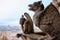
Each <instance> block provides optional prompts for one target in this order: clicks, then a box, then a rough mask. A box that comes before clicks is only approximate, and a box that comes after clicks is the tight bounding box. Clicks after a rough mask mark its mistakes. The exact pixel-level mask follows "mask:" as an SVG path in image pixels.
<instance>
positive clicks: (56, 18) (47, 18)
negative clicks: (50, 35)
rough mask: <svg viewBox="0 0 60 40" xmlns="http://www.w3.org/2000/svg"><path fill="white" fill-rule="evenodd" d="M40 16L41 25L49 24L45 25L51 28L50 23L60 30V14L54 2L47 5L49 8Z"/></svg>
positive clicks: (52, 26)
mask: <svg viewBox="0 0 60 40" xmlns="http://www.w3.org/2000/svg"><path fill="white" fill-rule="evenodd" d="M39 18H40V25H45V26H47V27H45V28H46V29H50V27H48V25H50V26H51V28H54V29H56V30H58V31H59V30H60V14H59V12H58V10H57V8H56V7H55V6H54V5H53V4H52V3H51V4H50V5H49V6H47V8H46V9H45V10H44V11H43V12H42V13H41V15H40V17H39ZM42 28H43V27H42ZM46 29H45V30H46ZM50 30H51V29H50ZM52 30H53V29H52ZM52 30H51V31H52Z"/></svg>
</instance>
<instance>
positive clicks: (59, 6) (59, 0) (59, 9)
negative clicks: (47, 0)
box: [58, 0, 60, 13]
mask: <svg viewBox="0 0 60 40" xmlns="http://www.w3.org/2000/svg"><path fill="white" fill-rule="evenodd" d="M58 4H59V5H58V11H59V13H60V0H58Z"/></svg>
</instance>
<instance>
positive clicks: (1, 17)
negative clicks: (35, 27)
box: [0, 0, 51, 25]
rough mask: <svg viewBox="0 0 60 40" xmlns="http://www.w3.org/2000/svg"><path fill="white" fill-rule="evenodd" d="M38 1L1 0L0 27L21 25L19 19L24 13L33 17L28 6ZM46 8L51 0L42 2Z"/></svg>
mask: <svg viewBox="0 0 60 40" xmlns="http://www.w3.org/2000/svg"><path fill="white" fill-rule="evenodd" d="M35 1H38V0H0V25H19V19H20V17H21V15H22V14H23V13H24V12H27V13H29V14H30V16H31V17H32V16H33V14H34V13H33V12H31V11H29V10H28V4H31V3H33V2H35ZM42 1H43V4H44V6H45V7H46V6H47V5H48V4H49V3H50V2H51V0H42Z"/></svg>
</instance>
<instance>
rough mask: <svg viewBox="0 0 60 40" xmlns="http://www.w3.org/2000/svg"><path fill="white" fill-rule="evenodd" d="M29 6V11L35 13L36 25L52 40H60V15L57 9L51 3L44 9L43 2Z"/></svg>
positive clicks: (34, 20)
mask: <svg viewBox="0 0 60 40" xmlns="http://www.w3.org/2000/svg"><path fill="white" fill-rule="evenodd" d="M28 6H29V7H30V8H29V10H31V11H33V12H35V14H34V16H33V22H34V24H35V25H36V26H37V27H39V28H40V29H41V30H42V31H43V32H45V33H46V34H49V35H50V36H51V37H52V40H60V14H59V12H58V10H57V8H56V7H55V6H54V5H53V4H52V3H51V4H50V5H48V6H47V7H46V8H45V9H44V5H43V3H42V1H38V2H34V3H33V4H30V5H28Z"/></svg>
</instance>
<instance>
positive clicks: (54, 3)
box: [52, 0, 58, 8]
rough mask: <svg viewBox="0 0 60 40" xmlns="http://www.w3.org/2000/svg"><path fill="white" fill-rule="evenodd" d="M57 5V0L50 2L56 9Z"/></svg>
mask: <svg viewBox="0 0 60 40" xmlns="http://www.w3.org/2000/svg"><path fill="white" fill-rule="evenodd" d="M57 3H58V0H52V4H53V5H54V6H55V7H56V8H58V5H57Z"/></svg>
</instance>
